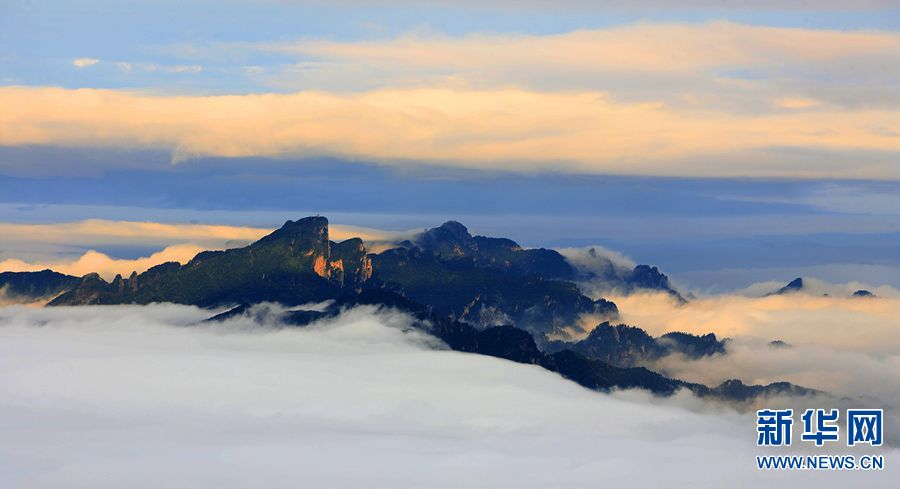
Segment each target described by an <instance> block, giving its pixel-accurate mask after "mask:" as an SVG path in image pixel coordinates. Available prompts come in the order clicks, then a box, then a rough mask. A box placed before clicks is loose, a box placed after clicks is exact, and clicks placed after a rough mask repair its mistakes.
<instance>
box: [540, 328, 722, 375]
mask: <svg viewBox="0 0 900 489" xmlns="http://www.w3.org/2000/svg"><path fill="white" fill-rule="evenodd" d="M548 349H550V350H551V351H552V350H559V349H571V350H572V351H574V352H577V353H580V354H582V355H584V356H586V357H588V358H593V359H595V360H602V361H604V362H606V363H608V364H610V365H615V366H617V367H635V366H640V365H645V364H648V363H650V362H652V361H654V360H658V359H659V358H662V357H664V356H667V355H671V354H673V353H679V354H682V355H684V356H686V357H688V358H690V359H698V358H701V357H704V356H710V355H717V354H724V353H725V341H720V340H719V339H718V338H716V335H715V334H713V333H709V334H706V335H703V336H696V335H692V334H688V333H681V332H671V333H666V334H664V335H663V336H660V337H659V338H654V337H652V336H650V335H649V334H647V332H646V331H644V330H643V329H641V328H637V327H634V326H628V325H625V324H619V325H617V326H613V325H611V324H610V323H609V322H604V323H601V324H599V325H597V327H595V328H594V329H593V330H591V332H590V333H589V334H588V336H587V337H586V338H584V339H582V340H580V341H577V342H574V343H565V342H554V343H552V344H551V345H548Z"/></svg>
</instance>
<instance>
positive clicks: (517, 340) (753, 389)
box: [207, 289, 821, 402]
mask: <svg viewBox="0 0 900 489" xmlns="http://www.w3.org/2000/svg"><path fill="white" fill-rule="evenodd" d="M357 305H377V306H382V307H390V308H393V309H395V310H399V311H402V312H405V313H407V314H409V315H410V316H412V317H413V318H414V319H415V321H414V322H413V323H412V326H413V327H414V328H417V329H420V330H423V331H425V332H427V333H429V334H432V335H434V336H436V337H437V338H440V339H441V340H442V341H443V342H444V343H446V344H447V346H448V347H449V348H450V349H452V350H456V351H460V352H466V353H475V354H481V355H488V356H493V357H497V358H502V359H505V360H509V361H513V362H517V363H525V364H532V365H539V366H541V367H543V368H545V369H547V370H550V371H553V372H557V373H559V374H560V375H561V376H563V377H565V378H567V379H569V380H572V381H574V382H576V383H578V384H580V385H582V386H584V387H587V388H589V389H594V390H601V391H608V390H611V389H630V388H639V389H645V390H648V391H650V392H653V393H655V394H659V395H669V394H672V393H674V392H675V391H677V390H679V389H688V390H690V391H692V392H693V393H695V394H696V395H698V396H701V397H707V398H712V399H720V400H726V401H739V402H746V401H749V400H752V399H756V398H759V397H764V396H769V395H775V394H792V395H813V394H821V392H819V391H815V390H812V389H806V388H803V387H799V386H795V385H793V384H789V383H784V382H782V383H776V384H771V385H768V386H760V385H754V386H748V385H745V384H743V383H741V382H740V381H739V380H731V381H728V382H725V383H723V384H722V385H720V386H717V387H713V388H710V387H708V386H705V385H702V384H695V383H690V382H684V381H681V380H678V379H672V378H668V377H665V376H663V375H661V374H659V373H657V372H653V371H651V370H648V369H646V368H643V367H618V366H615V365H610V364H609V363H607V362H604V361H602V360H598V359H594V358H590V357H588V356H586V355H583V354H582V353H579V352H576V351H572V350H569V349H563V350H560V351H556V352H554V353H552V354H551V353H546V352H544V351H542V350H541V349H540V348H539V347H538V345H537V343H536V342H535V340H534V337H533V336H532V335H531V334H529V333H528V332H527V331H524V330H522V329H519V328H516V327H513V326H493V327H490V328H487V329H484V330H479V329H477V328H474V327H473V326H471V325H469V324H466V323H464V322H460V321H457V320H455V319H453V318H450V317H441V316H437V315H435V314H433V313H432V312H430V311H429V309H428V308H426V307H424V306H421V305H419V304H416V303H415V302H413V301H411V300H409V299H407V298H405V297H403V296H401V295H399V294H396V293H393V292H390V291H387V290H379V289H373V290H366V291H363V292H361V293H359V294H354V295H352V296H351V295H347V296H345V297H342V298H339V299H337V300H335V301H333V302H332V303H331V304H329V305H328V306H327V307H325V308H324V309H321V310H315V311H296V310H295V311H286V312H283V313H279V314H278V315H276V316H273V315H272V312H271V311H268V310H266V309H261V310H260V309H257V308H254V307H253V306H249V305H241V306H238V307H235V308H233V309H231V310H229V311H227V312H224V313H222V314H218V315H216V316H213V317H212V318H210V319H208V320H207V322H216V321H223V320H227V319H230V318H234V317H239V316H244V317H249V318H252V319H256V320H260V319H264V320H270V321H271V320H273V319H274V320H277V321H280V322H282V323H285V324H288V325H295V326H305V325H307V324H310V323H312V322H314V321H317V320H319V319H325V318H331V317H335V316H337V315H338V314H340V312H341V311H342V310H344V309H345V308H347V307H352V306H357Z"/></svg>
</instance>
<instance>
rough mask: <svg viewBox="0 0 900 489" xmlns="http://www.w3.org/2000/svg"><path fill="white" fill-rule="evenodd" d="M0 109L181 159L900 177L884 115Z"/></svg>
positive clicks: (468, 102) (45, 137)
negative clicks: (809, 154)
mask: <svg viewBox="0 0 900 489" xmlns="http://www.w3.org/2000/svg"><path fill="white" fill-rule="evenodd" d="M0 104H2V105H3V106H4V107H5V109H6V110H4V111H3V113H2V114H0V128H2V131H0V144H3V145H22V144H50V145H68V146H80V147H127V148H134V147H137V148H168V149H170V150H171V151H172V152H173V162H186V161H189V160H190V159H191V158H193V157H195V156H201V155H217V156H228V157H237V156H251V155H267V156H303V155H322V154H328V155H334V156H340V157H362V158H368V159H374V160H376V161H381V162H383V163H387V164H402V165H409V164H413V163H411V162H412V161H416V162H417V163H418V162H422V163H433V164H452V165H458V166H463V167H467V168H485V167H487V168H496V169H505V170H512V171H525V172H528V171H537V170H542V169H543V170H549V169H551V168H552V169H554V170H557V171H559V170H562V171H570V172H590V173H619V174H660V175H682V176H683V175H695V176H696V175H718V176H751V175H752V176H761V175H767V176H776V175H777V176H804V177H815V176H818V177H853V178H893V179H896V178H900V173H898V168H897V166H896V165H894V164H893V161H894V157H893V156H891V155H894V154H896V152H897V151H898V150H900V145H898V141H897V138H894V137H890V136H889V135H886V134H884V133H881V132H872V131H870V130H869V129H867V128H869V127H871V126H872V125H878V126H883V127H895V126H896V124H897V121H898V120H900V117H898V114H897V113H896V112H895V111H892V110H889V109H867V110H859V111H844V110H840V109H829V110H825V111H821V112H817V113H816V114H814V115H813V114H810V113H808V112H804V111H791V112H787V113H778V114H771V115H759V116H746V115H744V116H741V115H733V114H731V115H730V114H722V113H712V112H706V111H704V112H700V113H690V112H684V111H681V110H679V109H675V108H671V107H667V106H665V105H660V104H647V103H636V104H629V103H621V102H616V101H614V100H611V99H610V98H609V97H608V96H607V95H606V94H604V93H596V92H580V93H571V92H566V93H542V92H530V91H523V90H518V89H498V90H491V91H477V90H453V89H408V90H407V89H385V90H377V91H372V92H365V93H358V94H334V93H322V92H299V93H294V94H256V95H232V96H211V97H199V96H196V97H192V96H178V97H173V96H149V95H140V94H135V93H129V92H123V91H115V90H93V89H79V90H69V89H63V88H28V87H4V88H0ZM773 146H778V147H815V148H817V149H818V150H820V151H825V152H826V153H827V152H829V151H837V152H846V153H847V154H848V155H856V156H857V158H855V159H854V160H853V161H854V164H852V165H851V164H850V163H848V161H851V160H850V159H848V160H838V161H829V160H828V159H827V158H824V159H823V158H818V159H809V158H802V157H801V158H798V157H797V155H796V154H795V153H792V152H784V153H781V154H779V153H775V154H770V155H769V156H768V157H767V158H765V161H763V160H760V161H759V162H757V163H758V164H747V163H748V162H747V161H746V159H747V158H748V157H750V158H751V159H752V158H753V157H754V153H756V152H757V151H758V150H760V149H764V148H769V147H773ZM756 156H760V155H756ZM801 156H802V155H801ZM861 161H863V162H865V164H864V165H861V166H860V165H857V163H859V162H861Z"/></svg>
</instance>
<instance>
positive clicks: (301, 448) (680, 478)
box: [0, 305, 897, 488]
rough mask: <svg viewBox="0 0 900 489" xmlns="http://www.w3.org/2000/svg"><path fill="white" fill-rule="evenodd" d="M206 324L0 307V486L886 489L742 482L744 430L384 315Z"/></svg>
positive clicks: (105, 310)
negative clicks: (467, 347)
mask: <svg viewBox="0 0 900 489" xmlns="http://www.w3.org/2000/svg"><path fill="white" fill-rule="evenodd" d="M208 314H209V312H207V311H202V310H199V309H195V308H191V307H183V306H172V305H156V306H149V307H140V306H120V307H118V306H117V307H81V308H49V309H26V308H6V309H0V339H2V341H0V391H2V392H3V393H4V402H3V403H2V405H0V419H3V426H4V436H3V437H2V438H0V460H2V461H3V462H2V464H3V469H4V470H2V471H0V484H2V485H4V486H10V487H48V486H60V485H66V486H90V487H96V488H102V487H122V486H128V487H135V488H143V487H164V486H171V485H179V486H191V487H209V486H216V487H221V488H229V487H246V486H247V485H258V484H260V483H262V484H264V485H266V486H267V487H272V488H280V487H297V486H298V485H299V486H315V487H325V488H327V487H341V488H355V487H372V485H373V484H374V485H378V486H383V485H390V486H395V487H422V486H427V487H435V488H442V487H460V486H461V485H472V484H475V485H477V486H478V487H485V488H488V487H509V486H510V485H513V486H516V487H525V488H529V487H535V488H536V487H548V486H551V485H552V486H560V487H583V486H591V485H598V484H599V485H623V484H624V485H627V486H628V487H637V488H641V487H659V486H660V485H671V484H675V485H679V486H685V487H699V488H703V487H723V486H736V485H739V486H741V487H772V486H773V484H774V485H776V486H785V487H787V486H790V487H801V486H806V485H815V486H816V487H846V485H847V484H848V483H852V481H856V480H858V477H859V476H861V475H865V476H867V477H866V485H867V487H891V485H892V484H893V483H894V481H895V480H896V470H897V469H896V464H893V463H891V462H895V461H896V456H897V453H896V451H891V450H885V451H884V452H883V453H885V454H886V456H887V457H888V460H887V464H886V470H885V471H884V472H881V473H877V474H875V473H872V474H844V473H832V472H828V473H800V472H796V473H784V474H764V473H761V472H759V471H757V470H756V469H755V468H753V457H754V455H755V453H756V451H757V449H756V446H755V444H754V441H755V427H754V424H753V417H752V415H750V414H739V413H735V412H733V411H731V410H729V409H727V408H722V407H719V408H714V407H711V406H703V405H701V404H698V403H697V400H696V399H694V398H691V397H689V396H684V395H682V396H679V397H676V398H670V399H654V398H651V397H649V396H646V395H645V394H642V393H639V392H625V393H617V394H613V395H608V394H601V393H597V392H592V391H588V390H585V389H582V388H580V387H578V386H577V385H575V384H574V383H571V382H568V381H564V380H562V379H560V378H559V377H558V376H556V375H554V374H552V373H550V372H547V371H545V370H542V369H540V368H538V367H535V366H528V365H520V364H515V363H511V362H506V361H502V360H499V359H496V358H491V357H486V356H480V355H471V354H463V353H458V352H452V351H447V350H435V349H433V348H432V347H433V344H432V343H431V342H430V341H429V340H428V339H427V338H426V337H423V336H422V335H420V334H417V333H415V332H411V331H408V330H406V329H405V326H406V325H407V324H408V322H407V320H406V319H405V318H404V317H403V316H400V315H396V314H392V313H390V312H386V311H382V312H376V311H374V310H372V309H370V308H364V309H356V310H352V311H349V312H347V313H345V314H344V315H343V316H341V317H340V318H338V319H337V320H335V321H331V322H328V323H323V324H318V325H314V326H312V327H309V328H305V329H298V328H279V327H277V325H265V324H259V323H254V322H251V321H249V320H245V319H237V320H234V321H232V322H229V323H226V324H224V325H215V326H192V327H184V326H187V325H190V324H192V323H194V322H196V321H198V320H200V319H202V318H204V317H206V316H207V315H208ZM688 407H689V409H688ZM60 433H65V436H60ZM698 460H702V461H704V462H703V465H702V466H701V467H698V465H697V461H698ZM648 464H652V466H653V467H654V470H647V466H648ZM348 467H352V470H348Z"/></svg>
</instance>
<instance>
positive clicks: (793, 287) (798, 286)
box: [767, 277, 803, 295]
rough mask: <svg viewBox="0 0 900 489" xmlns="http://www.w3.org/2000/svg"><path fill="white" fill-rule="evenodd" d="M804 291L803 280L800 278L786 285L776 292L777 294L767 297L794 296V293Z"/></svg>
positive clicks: (773, 293)
mask: <svg viewBox="0 0 900 489" xmlns="http://www.w3.org/2000/svg"><path fill="white" fill-rule="evenodd" d="M801 290H803V279H802V278H800V277H797V278H795V279H794V280H791V281H790V283H788V284H787V285H785V286H784V287H782V288H780V289H778V290H776V291H775V292H770V293H769V294H767V295H784V294H792V293H794V292H799V291H801Z"/></svg>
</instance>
